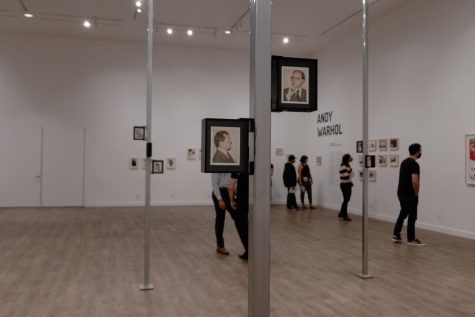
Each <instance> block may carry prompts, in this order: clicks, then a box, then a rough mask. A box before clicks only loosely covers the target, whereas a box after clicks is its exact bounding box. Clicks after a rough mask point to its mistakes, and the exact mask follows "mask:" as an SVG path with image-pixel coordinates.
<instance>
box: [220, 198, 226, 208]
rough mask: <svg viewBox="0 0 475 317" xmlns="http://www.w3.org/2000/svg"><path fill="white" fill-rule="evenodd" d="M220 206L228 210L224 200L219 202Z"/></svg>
mask: <svg viewBox="0 0 475 317" xmlns="http://www.w3.org/2000/svg"><path fill="white" fill-rule="evenodd" d="M218 205H219V208H221V209H226V203H225V202H224V200H222V199H220V200H219V201H218Z"/></svg>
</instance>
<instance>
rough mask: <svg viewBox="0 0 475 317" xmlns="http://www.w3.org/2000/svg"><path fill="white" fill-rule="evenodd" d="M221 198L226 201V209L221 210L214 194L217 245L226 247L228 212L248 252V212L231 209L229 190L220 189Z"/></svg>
mask: <svg viewBox="0 0 475 317" xmlns="http://www.w3.org/2000/svg"><path fill="white" fill-rule="evenodd" d="M219 191H220V193H221V198H222V199H223V200H224V202H225V204H226V208H225V209H221V208H219V203H218V198H216V196H215V195H214V193H213V194H212V197H213V203H214V210H215V212H216V218H215V223H214V231H215V233H216V245H217V246H218V247H220V248H222V247H224V237H223V232H224V219H225V217H226V210H227V211H228V212H229V214H230V215H231V218H233V220H234V224H235V226H236V230H237V232H238V234H239V238H240V239H241V243H242V245H243V246H244V249H246V250H247V247H248V220H247V212H246V211H238V210H236V209H233V208H231V202H230V201H229V193H228V189H227V188H220V189H219Z"/></svg>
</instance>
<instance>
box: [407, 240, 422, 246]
mask: <svg viewBox="0 0 475 317" xmlns="http://www.w3.org/2000/svg"><path fill="white" fill-rule="evenodd" d="M406 243H407V245H415V246H419V247H424V246H426V244H425V243H423V242H421V240H419V239H414V240H411V241H407V242H406Z"/></svg>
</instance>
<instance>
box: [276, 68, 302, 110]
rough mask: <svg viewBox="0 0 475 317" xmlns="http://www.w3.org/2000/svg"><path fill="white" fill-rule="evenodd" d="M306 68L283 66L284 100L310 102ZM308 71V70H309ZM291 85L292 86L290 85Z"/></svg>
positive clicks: (288, 101)
mask: <svg viewBox="0 0 475 317" xmlns="http://www.w3.org/2000/svg"><path fill="white" fill-rule="evenodd" d="M305 70H306V69H295V67H293V68H290V67H283V68H282V71H283V73H284V74H283V75H284V76H282V80H283V85H282V87H287V88H284V89H283V91H282V101H283V102H287V103H308V87H307V86H308V84H307V82H306V80H305V79H306V75H305V73H306V72H305ZM307 71H308V70H307ZM289 75H290V81H289ZM289 85H290V87H289Z"/></svg>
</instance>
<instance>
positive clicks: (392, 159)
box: [389, 154, 399, 167]
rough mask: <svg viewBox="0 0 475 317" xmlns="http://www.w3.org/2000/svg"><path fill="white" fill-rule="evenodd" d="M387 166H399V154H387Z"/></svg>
mask: <svg viewBox="0 0 475 317" xmlns="http://www.w3.org/2000/svg"><path fill="white" fill-rule="evenodd" d="M389 166H391V167H398V166H399V154H389Z"/></svg>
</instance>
